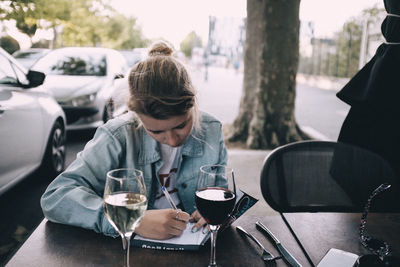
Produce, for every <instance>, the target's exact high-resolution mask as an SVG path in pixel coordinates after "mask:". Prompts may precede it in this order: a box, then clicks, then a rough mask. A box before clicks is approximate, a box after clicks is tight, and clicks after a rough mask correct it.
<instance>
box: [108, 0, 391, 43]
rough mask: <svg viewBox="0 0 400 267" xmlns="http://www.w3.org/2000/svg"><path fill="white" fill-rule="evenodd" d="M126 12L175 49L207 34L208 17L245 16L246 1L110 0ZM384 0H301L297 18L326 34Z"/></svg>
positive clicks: (149, 34) (146, 31)
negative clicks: (187, 39) (189, 37)
mask: <svg viewBox="0 0 400 267" xmlns="http://www.w3.org/2000/svg"><path fill="white" fill-rule="evenodd" d="M110 1H111V3H112V5H113V7H114V8H116V9H117V10H118V11H119V12H121V13H123V14H125V15H132V16H134V17H136V18H137V21H138V24H139V25H140V26H141V28H142V31H143V33H144V35H145V36H146V37H148V38H160V37H164V38H165V39H167V40H168V41H170V42H172V43H173V44H174V46H175V48H179V43H180V42H181V41H182V40H183V39H184V38H185V37H186V35H187V34H188V33H190V32H191V31H195V32H196V33H197V34H198V35H200V36H201V37H202V40H203V44H204V42H206V41H207V36H208V17H209V16H210V15H211V16H217V17H233V18H244V17H246V0H201V1H199V0H168V1H166V0H145V1H144V0H110ZM374 5H378V7H381V8H383V7H384V6H383V0H301V1H300V20H303V21H314V24H315V31H314V33H315V36H316V37H329V36H331V35H332V34H333V33H334V32H336V31H339V30H340V29H341V27H342V26H343V24H344V23H345V22H346V21H347V20H348V19H349V18H351V17H355V16H359V15H361V11H362V10H363V9H365V8H370V7H372V6H374Z"/></svg>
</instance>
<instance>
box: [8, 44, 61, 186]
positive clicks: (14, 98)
mask: <svg viewBox="0 0 400 267" xmlns="http://www.w3.org/2000/svg"><path fill="white" fill-rule="evenodd" d="M44 79H45V75H44V74H43V73H41V72H35V71H29V72H28V71H26V69H25V68H24V67H23V66H22V65H20V64H19V63H18V62H17V61H16V60H15V59H14V58H13V57H12V56H11V55H9V54H8V53H7V52H6V51H4V50H3V49H2V48H0V155H1V156H0V194H2V193H3V192H5V191H6V190H7V189H9V188H10V187H12V186H13V185H15V184H17V183H18V182H19V181H20V180H22V179H23V178H25V177H26V176H28V175H29V174H30V173H32V172H34V171H35V170H37V169H38V168H40V167H41V168H42V170H43V171H44V172H43V173H45V172H46V174H47V175H51V177H55V176H56V175H57V174H59V173H60V172H61V171H63V170H64V164H65V121H66V119H65V115H64V112H63V110H62V109H61V107H60V105H58V104H57V102H56V101H55V100H54V98H53V97H52V95H51V94H50V93H49V92H48V91H46V90H45V88H43V87H42V86H41V84H42V83H43V81H44Z"/></svg>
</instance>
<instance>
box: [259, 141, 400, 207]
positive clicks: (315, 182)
mask: <svg viewBox="0 0 400 267" xmlns="http://www.w3.org/2000/svg"><path fill="white" fill-rule="evenodd" d="M384 182H388V183H390V184H391V185H392V187H391V188H390V189H389V190H388V191H386V192H385V193H382V194H381V195H380V196H378V197H377V198H376V199H375V200H374V204H373V207H372V209H371V210H372V211H380V212H390V211H399V210H400V201H399V200H400V197H399V196H400V194H399V188H398V182H399V180H398V178H397V177H396V176H395V174H394V172H393V171H392V169H391V167H390V166H389V165H388V163H387V162H386V161H385V160H384V159H382V158H381V157H380V156H379V155H377V154H374V153H372V152H370V151H367V150H365V149H362V148H359V147H357V146H354V145H350V144H344V143H337V142H329V141H315V140H311V141H300V142H294V143H290V144H287V145H284V146H281V147H279V148H277V149H275V150H273V151H271V153H270V154H269V155H268V156H267V157H266V158H265V160H264V165H263V168H262V172H261V181H260V184H261V192H262V195H263V197H264V199H265V200H266V201H267V203H268V204H269V205H270V206H271V207H272V208H273V209H274V210H276V211H278V212H280V213H281V214H282V213H284V212H360V211H362V210H363V207H364V205H365V203H366V201H367V199H368V196H369V195H370V194H371V192H372V191H373V190H374V189H375V188H376V187H378V186H379V185H380V184H382V183H384Z"/></svg>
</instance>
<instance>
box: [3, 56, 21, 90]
mask: <svg viewBox="0 0 400 267" xmlns="http://www.w3.org/2000/svg"><path fill="white" fill-rule="evenodd" d="M0 84H18V79H17V77H16V76H15V73H14V70H13V68H12V67H11V64H10V61H9V60H8V59H7V58H6V57H4V56H3V55H1V54H0Z"/></svg>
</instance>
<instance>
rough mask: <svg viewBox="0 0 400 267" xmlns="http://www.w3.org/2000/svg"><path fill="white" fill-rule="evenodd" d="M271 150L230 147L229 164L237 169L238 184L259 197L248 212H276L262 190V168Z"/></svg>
mask: <svg viewBox="0 0 400 267" xmlns="http://www.w3.org/2000/svg"><path fill="white" fill-rule="evenodd" d="M269 152H270V150H243V149H228V165H230V166H232V168H233V169H234V171H235V178H236V184H237V186H238V187H239V189H241V190H242V191H244V192H246V193H247V194H249V195H251V196H252V197H255V198H256V199H258V202H257V203H256V204H255V205H254V206H253V207H251V209H249V210H248V211H247V212H246V214H249V215H257V214H261V212H263V213H265V212H267V213H268V214H274V213H276V211H274V210H273V209H271V208H270V206H269V205H268V204H267V203H266V202H265V200H264V198H263V196H262V194H261V190H260V174H261V169H262V166H263V162H264V159H265V157H266V156H267V155H268V154H269Z"/></svg>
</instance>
